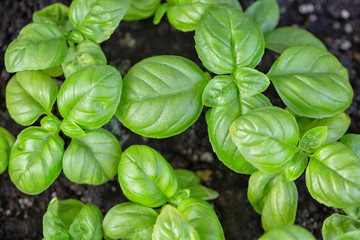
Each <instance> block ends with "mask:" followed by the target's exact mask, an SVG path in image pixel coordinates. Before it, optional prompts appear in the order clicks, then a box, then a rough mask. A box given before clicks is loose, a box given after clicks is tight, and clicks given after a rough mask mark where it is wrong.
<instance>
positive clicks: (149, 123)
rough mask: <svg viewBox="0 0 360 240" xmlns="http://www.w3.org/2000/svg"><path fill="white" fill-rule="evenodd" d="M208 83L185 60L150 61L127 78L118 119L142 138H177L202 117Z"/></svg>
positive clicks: (161, 58)
mask: <svg viewBox="0 0 360 240" xmlns="http://www.w3.org/2000/svg"><path fill="white" fill-rule="evenodd" d="M206 83H207V82H206V77H205V75H204V73H203V72H202V71H201V69H200V68H199V67H198V66H197V65H196V64H195V63H193V62H192V61H190V60H187V59H186V58H183V57H178V56H157V57H151V58H147V59H145V60H142V61H141V62H139V63H138V64H136V65H135V66H134V67H132V68H131V69H130V71H129V72H128V73H127V74H126V76H125V77H124V87H123V94H122V97H121V101H120V104H119V108H118V110H117V112H116V116H117V117H118V118H119V120H120V121H121V122H122V123H123V124H124V125H125V126H126V127H128V128H129V129H130V130H132V131H133V132H135V133H137V134H140V135H142V136H146V137H152V138H166V137H170V136H174V135H176V134H179V133H181V132H183V131H185V129H187V128H188V127H189V126H191V125H192V124H193V123H194V122H195V121H196V120H197V118H198V117H199V115H200V113H201V110H202V108H203V105H202V100H201V96H202V92H203V89H204V88H205V85H206Z"/></svg>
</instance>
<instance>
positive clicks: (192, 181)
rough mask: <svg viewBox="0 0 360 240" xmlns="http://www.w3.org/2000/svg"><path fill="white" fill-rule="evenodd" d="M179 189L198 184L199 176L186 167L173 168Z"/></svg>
mask: <svg viewBox="0 0 360 240" xmlns="http://www.w3.org/2000/svg"><path fill="white" fill-rule="evenodd" d="M175 174H176V177H177V179H178V187H179V189H184V188H187V187H189V186H192V185H197V184H200V182H201V180H200V178H199V177H198V176H197V175H196V173H194V172H193V171H190V170H187V169H175Z"/></svg>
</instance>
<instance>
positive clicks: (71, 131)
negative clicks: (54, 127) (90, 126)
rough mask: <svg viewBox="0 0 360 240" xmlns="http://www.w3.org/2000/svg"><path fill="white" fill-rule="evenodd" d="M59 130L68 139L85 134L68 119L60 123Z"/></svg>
mask: <svg viewBox="0 0 360 240" xmlns="http://www.w3.org/2000/svg"><path fill="white" fill-rule="evenodd" d="M60 129H61V131H62V132H63V133H64V134H65V135H66V136H68V137H70V138H78V137H81V136H83V135H84V134H85V132H84V130H82V129H81V127H79V126H78V125H77V124H76V123H74V122H72V121H70V120H68V119H64V120H63V121H62V122H61V126H60Z"/></svg>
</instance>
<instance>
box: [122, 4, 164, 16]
mask: <svg viewBox="0 0 360 240" xmlns="http://www.w3.org/2000/svg"><path fill="white" fill-rule="evenodd" d="M160 2H161V1H160V0H151V1H149V0H132V1H131V6H130V8H129V10H127V12H126V14H125V16H124V20H125V21H134V20H142V19H145V18H149V17H151V16H152V15H154V13H155V11H156V9H157V8H158V7H159V5H160Z"/></svg>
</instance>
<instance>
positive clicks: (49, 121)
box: [40, 115, 61, 133]
mask: <svg viewBox="0 0 360 240" xmlns="http://www.w3.org/2000/svg"><path fill="white" fill-rule="evenodd" d="M40 124H41V127H42V128H44V129H46V130H47V131H49V132H55V133H57V132H59V130H60V125H61V121H60V120H59V119H58V118H57V117H55V116H53V115H52V116H46V117H44V118H43V119H41V121H40Z"/></svg>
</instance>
